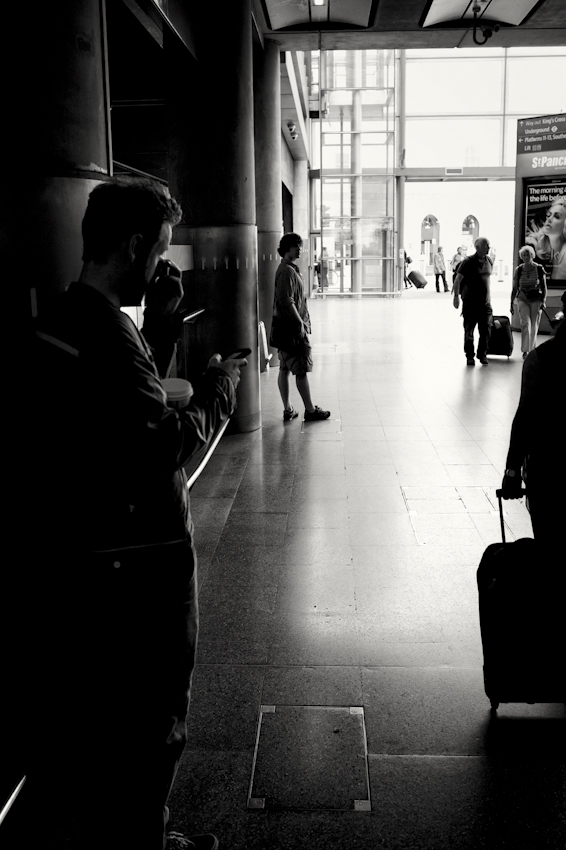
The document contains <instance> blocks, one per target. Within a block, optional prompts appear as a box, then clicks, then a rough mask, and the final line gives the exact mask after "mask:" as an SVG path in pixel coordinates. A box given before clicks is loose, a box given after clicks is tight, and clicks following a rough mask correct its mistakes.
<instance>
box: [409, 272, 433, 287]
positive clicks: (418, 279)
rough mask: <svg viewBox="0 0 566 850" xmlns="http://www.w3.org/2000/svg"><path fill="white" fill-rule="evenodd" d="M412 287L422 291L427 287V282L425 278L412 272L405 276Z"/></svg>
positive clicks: (418, 273)
mask: <svg viewBox="0 0 566 850" xmlns="http://www.w3.org/2000/svg"><path fill="white" fill-rule="evenodd" d="M407 277H408V278H409V280H410V281H411V283H412V284H413V286H416V288H417V289H424V288H425V286H426V285H427V283H428V281H427V279H426V277H424V276H423V275H422V274H421V273H420V272H417V271H412V272H409V274H408V275H407Z"/></svg>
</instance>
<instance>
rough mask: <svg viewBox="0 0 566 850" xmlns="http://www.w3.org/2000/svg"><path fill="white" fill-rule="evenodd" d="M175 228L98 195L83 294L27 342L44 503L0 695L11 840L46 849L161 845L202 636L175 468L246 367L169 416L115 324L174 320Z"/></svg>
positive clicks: (186, 517)
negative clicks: (22, 836)
mask: <svg viewBox="0 0 566 850" xmlns="http://www.w3.org/2000/svg"><path fill="white" fill-rule="evenodd" d="M180 218H181V209H180V207H179V205H178V204H177V202H176V201H175V200H174V199H173V198H171V197H170V195H169V194H168V192H167V190H165V189H164V188H163V187H162V186H161V185H159V184H158V183H156V182H154V181H151V180H145V179H141V178H127V179H126V178H115V179H112V180H109V181H106V182H103V183H101V184H100V185H98V186H96V187H95V188H94V189H93V191H92V192H91V194H90V196H89V201H88V206H87V209H86V213H85V216H84V219H83V243H84V251H83V268H82V272H81V275H80V278H79V280H78V282H77V283H73V284H71V286H70V287H69V288H68V290H67V291H66V292H65V293H64V294H63V295H62V296H61V299H60V301H59V303H58V304H57V305H56V307H55V309H54V311H53V312H52V313H51V314H50V315H49V316H46V317H44V319H43V321H42V325H41V328H40V330H39V331H38V333H37V353H36V358H35V368H36V370H37V380H36V384H37V386H36V388H35V391H36V397H35V404H34V411H33V413H34V416H35V419H34V423H33V424H34V457H38V458H40V459H41V476H42V481H44V482H45V483H46V486H47V487H48V491H49V492H48V495H47V497H46V498H45V499H43V500H42V504H41V505H40V507H39V508H38V509H37V510H36V508H35V507H34V508H33V512H34V538H33V540H31V541H29V542H28V544H27V545H28V553H27V555H28V557H27V558H26V559H25V563H24V567H23V568H22V570H21V575H22V578H21V582H22V587H21V591H20V593H19V596H20V597H21V598H23V599H25V600H26V604H25V607H24V612H23V613H22V622H25V623H27V624H28V630H27V631H25V630H24V632H25V636H24V638H23V639H22V645H21V647H20V648H18V650H17V651H18V652H19V653H20V654H21V663H19V665H18V666H19V667H20V668H21V670H22V674H21V676H22V681H21V682H17V683H14V687H12V688H10V689H9V693H10V695H11V697H12V698H13V701H14V703H13V704H14V706H15V709H14V713H15V714H16V715H19V719H18V725H20V724H21V735H20V736H19V739H18V746H19V748H20V750H21V749H22V748H23V749H24V750H25V753H23V754H20V758H21V760H22V761H23V768H24V772H25V774H26V776H27V780H26V786H25V794H23V795H22V805H23V806H24V809H25V807H26V806H27V807H28V810H27V811H28V815H27V816H26V814H25V811H24V813H23V820H22V823H21V825H20V829H21V830H24V829H27V826H26V824H28V825H29V823H31V822H35V823H37V824H38V825H39V827H40V828H41V836H40V838H38V844H39V845H41V847H42V848H46V850H47V849H48V848H55V847H60V846H63V844H65V846H66V843H65V840H64V839H65V837H66V836H67V834H66V833H65V827H66V826H69V829H70V830H71V833H72V834H73V837H74V838H75V840H76V842H77V843H75V844H73V846H77V847H79V846H80V847H81V850H102V848H104V850H119V848H120V850H121V848H126V847H132V848H134V847H144V848H155V850H162V848H163V847H167V846H170V845H169V844H168V843H167V841H168V839H167V837H166V835H165V825H166V822H167V819H168V810H167V808H166V801H167V797H168V794H169V791H170V789H171V785H172V783H173V781H174V778H175V773H176V769H177V764H178V762H179V759H180V756H181V753H182V751H183V748H184V745H185V741H186V715H187V710H188V700H189V692H190V685H191V677H192V672H193V668H194V664H195V652H196V644H197V635H198V605H197V564H196V554H195V549H194V545H193V524H192V520H191V514H190V508H189V498H188V490H187V478H186V475H185V472H184V466H185V465H186V464H187V463H188V462H189V461H190V460H191V458H192V457H194V455H195V454H196V453H199V452H201V451H202V450H203V449H206V447H207V446H208V445H209V444H210V443H211V441H212V440H213V439H214V437H215V436H216V434H217V432H218V428H219V427H220V425H221V424H222V422H223V421H225V420H226V419H227V418H229V417H230V416H231V415H232V413H233V411H234V408H235V404H236V387H237V386H238V383H239V380H240V369H241V368H242V367H243V366H244V365H246V364H245V360H244V359H234V358H229V359H227V360H222V358H221V356H220V354H214V355H213V356H212V357H211V359H210V361H209V364H208V368H207V370H206V371H205V373H204V374H203V376H202V378H201V380H200V381H199V382H195V385H194V394H193V396H192V397H191V399H190V401H189V403H188V404H187V405H186V406H185V407H184V408H183V409H182V410H179V411H177V410H175V409H173V408H172V407H170V406H168V404H167V398H166V394H165V392H164V389H163V386H162V383H161V380H160V375H159V370H158V368H156V360H157V362H158V363H159V362H160V358H159V351H158V348H159V340H158V339H157V338H154V340H153V343H154V344H155V345H156V349H155V351H153V350H152V348H151V347H150V346H149V345H148V343H147V340H146V339H144V337H143V336H142V334H140V333H139V332H138V330H137V328H136V326H135V325H134V323H133V322H132V320H131V319H130V318H129V316H128V315H126V313H125V312H124V311H123V310H122V309H121V308H122V307H125V306H133V305H139V304H140V303H141V301H142V298H143V296H144V293H146V292H150V293H151V294H150V298H149V301H148V305H147V311H149V315H151V313H152V311H155V312H156V313H160V312H161V313H163V314H164V315H165V316H166V315H167V314H168V312H170V310H171V307H173V313H174V312H175V310H176V307H177V306H178V302H179V297H180V294H182V287H181V283H180V279H179V278H180V273H179V271H178V269H176V267H174V266H172V264H169V265H168V266H167V265H165V264H164V261H163V260H162V259H161V258H162V256H163V254H164V253H166V252H167V250H168V248H169V245H170V242H171V234H172V228H173V227H174V226H175V225H176V224H177V223H178V222H179V220H180ZM156 270H157V271H158V273H157V275H156ZM164 271H168V272H170V273H171V274H163V272H164ZM147 311H146V322H147V319H148V314H147ZM150 337H151V334H150ZM167 356H168V355H167V354H166V358H167ZM163 362H165V361H163ZM35 473H37V469H36V470H35ZM15 598H18V595H15ZM14 666H16V665H14ZM7 693H8V691H7ZM37 695H41V696H40V699H41V705H40V706H39V707H38V706H37V700H38V696H37ZM36 713H40V714H41V733H40V735H41V739H40V741H39V742H38V740H37V735H35V734H32V732H31V730H32V729H33V728H34V727H36V726H37V719H36V717H35V714H36ZM62 801H64V804H63V803H62ZM26 818H27V819H26ZM62 825H63V826H62ZM61 830H63V831H62V832H61ZM178 838H179V836H178V835H176V836H175V839H176V840H177V839H178ZM190 840H191V841H192V842H193V843H192V844H189V845H187V846H191V847H195V848H197V850H214V848H216V847H217V844H218V842H217V840H216V838H215V837H214V836H213V835H205V836H194V837H192V838H191V839H190ZM175 846H178V845H175ZM183 846H184V845H183Z"/></svg>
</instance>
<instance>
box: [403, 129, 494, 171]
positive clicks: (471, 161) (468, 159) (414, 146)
mask: <svg viewBox="0 0 566 850" xmlns="http://www.w3.org/2000/svg"><path fill="white" fill-rule="evenodd" d="M405 139H406V145H407V147H406V151H407V153H406V165H407V166H409V167H411V168H416V167H422V168H438V167H441V168H446V167H466V168H468V167H474V168H478V167H481V166H497V165H499V164H500V160H501V118H484V117H481V116H478V117H477V118H407V122H406V129H405Z"/></svg>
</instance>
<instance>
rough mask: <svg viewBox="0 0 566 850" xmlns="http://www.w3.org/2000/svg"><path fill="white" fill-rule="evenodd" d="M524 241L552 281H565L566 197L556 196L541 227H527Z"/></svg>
mask: <svg viewBox="0 0 566 850" xmlns="http://www.w3.org/2000/svg"><path fill="white" fill-rule="evenodd" d="M525 241H526V242H527V244H529V245H532V246H533V247H534V249H535V251H536V256H537V258H538V259H540V260H541V261H542V262H543V263H544V265H545V267H546V269H547V271H548V273H549V278H550V283H551V284H552V281H555V280H556V281H562V280H566V197H564V196H563V195H556V197H555V198H554V199H553V200H552V201H551V204H550V207H549V208H548V210H547V212H546V218H545V221H544V224H543V225H542V226H540V227H539V226H537V225H536V224H535V223H534V222H531V223H530V226H529V225H528V226H527V234H526V239H525Z"/></svg>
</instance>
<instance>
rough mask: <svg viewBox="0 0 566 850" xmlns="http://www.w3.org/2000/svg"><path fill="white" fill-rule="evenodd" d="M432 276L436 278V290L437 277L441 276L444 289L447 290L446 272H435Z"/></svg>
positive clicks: (438, 287) (437, 286) (438, 288)
mask: <svg viewBox="0 0 566 850" xmlns="http://www.w3.org/2000/svg"><path fill="white" fill-rule="evenodd" d="M434 276H435V278H436V291H437V292H440V285H439V279H440V278H442V282H443V283H444V291H445V292H448V284H447V283H446V272H435V273H434Z"/></svg>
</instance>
